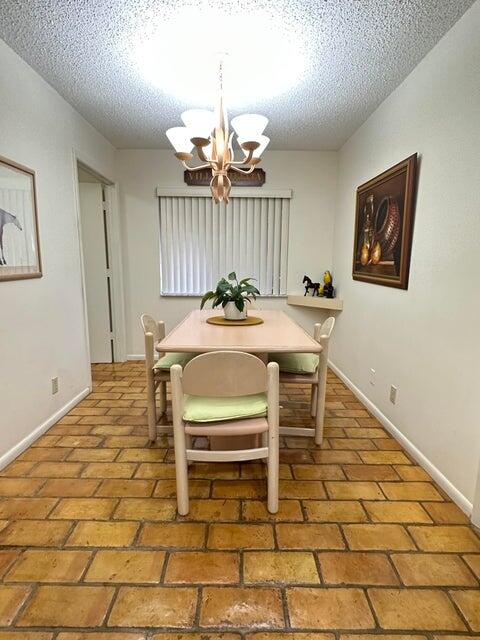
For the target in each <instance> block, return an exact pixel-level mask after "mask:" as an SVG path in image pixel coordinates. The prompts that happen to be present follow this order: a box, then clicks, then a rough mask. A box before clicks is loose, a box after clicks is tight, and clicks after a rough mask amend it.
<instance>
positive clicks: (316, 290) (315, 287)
mask: <svg viewBox="0 0 480 640" xmlns="http://www.w3.org/2000/svg"><path fill="white" fill-rule="evenodd" d="M305 283H306V284H305ZM302 284H305V293H304V294H303V295H304V296H306V295H307V294H308V290H309V289H313V291H312V296H319V295H320V283H319V282H312V281H311V280H310V278H309V277H308V276H303V280H302Z"/></svg>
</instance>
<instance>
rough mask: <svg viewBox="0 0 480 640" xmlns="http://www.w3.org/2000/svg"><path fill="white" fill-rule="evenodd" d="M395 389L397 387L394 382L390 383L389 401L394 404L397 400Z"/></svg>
mask: <svg viewBox="0 0 480 640" xmlns="http://www.w3.org/2000/svg"><path fill="white" fill-rule="evenodd" d="M397 391H398V389H397V387H396V386H395V385H394V384H392V385H390V402H391V403H392V404H395V403H396V401H397Z"/></svg>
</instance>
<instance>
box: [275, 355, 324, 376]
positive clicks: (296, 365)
mask: <svg viewBox="0 0 480 640" xmlns="http://www.w3.org/2000/svg"><path fill="white" fill-rule="evenodd" d="M268 360H269V361H270V362H278V366H279V368H280V371H284V372H285V373H315V371H316V370H317V368H318V362H319V357H318V355H317V354H316V353H271V354H270V355H269V357H268Z"/></svg>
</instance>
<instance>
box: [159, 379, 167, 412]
mask: <svg viewBox="0 0 480 640" xmlns="http://www.w3.org/2000/svg"><path fill="white" fill-rule="evenodd" d="M158 396H159V397H158V400H159V403H158V405H159V407H158V408H159V417H161V416H163V414H164V413H165V412H166V410H167V383H166V382H163V381H162V382H160V384H159V385H158Z"/></svg>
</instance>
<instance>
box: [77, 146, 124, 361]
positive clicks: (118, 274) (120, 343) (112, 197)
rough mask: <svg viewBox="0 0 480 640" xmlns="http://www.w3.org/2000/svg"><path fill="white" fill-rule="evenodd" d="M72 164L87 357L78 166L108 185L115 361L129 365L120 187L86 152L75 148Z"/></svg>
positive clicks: (87, 342)
mask: <svg viewBox="0 0 480 640" xmlns="http://www.w3.org/2000/svg"><path fill="white" fill-rule="evenodd" d="M72 163H73V180H74V185H73V188H74V193H75V217H76V227H77V239H78V247H79V255H80V273H81V287H82V298H83V317H84V331H85V344H86V345H87V358H88V362H89V363H90V361H91V358H90V336H89V334H88V315H87V314H88V310H87V292H86V286H85V263H84V253H83V242H82V224H81V212H80V193H79V186H78V185H79V180H78V165H79V164H80V165H81V166H82V167H83V168H84V169H86V170H87V171H88V172H89V173H91V174H92V175H94V176H95V177H97V178H98V179H99V181H100V182H101V183H102V184H103V185H104V186H105V198H106V205H107V208H108V211H109V214H110V218H109V219H110V222H111V224H110V228H109V231H110V246H109V249H110V271H111V275H112V278H111V286H112V298H113V299H112V313H113V322H114V329H115V330H114V337H113V344H114V358H115V360H114V361H115V362H125V360H126V334H125V304H124V300H125V298H124V288H123V268H122V242H121V237H122V236H121V228H120V215H119V204H118V203H119V195H118V184H117V183H116V182H114V181H113V180H111V179H110V178H108V177H105V175H104V174H103V173H102V172H101V171H99V170H98V169H97V168H96V166H95V162H94V161H92V159H91V158H88V157H86V156H85V154H83V153H82V152H80V151H78V150H76V149H73V150H72Z"/></svg>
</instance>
